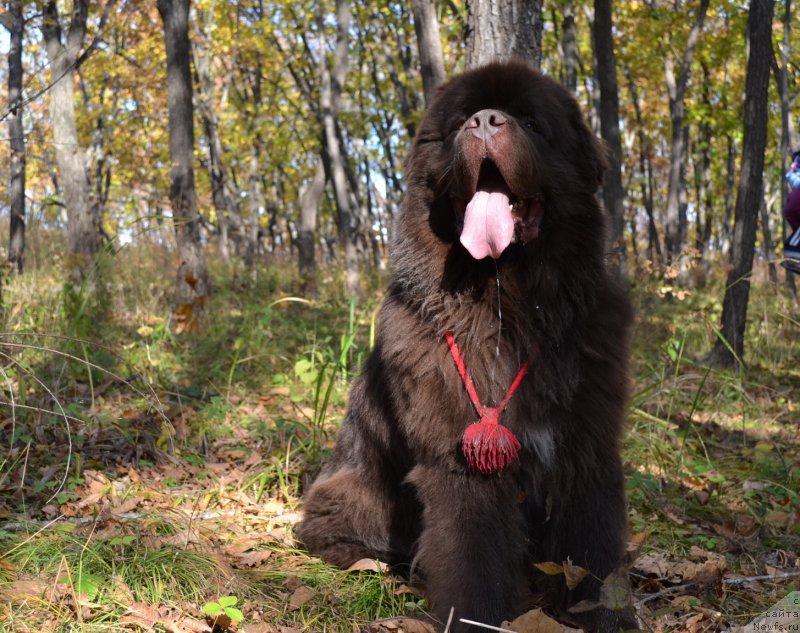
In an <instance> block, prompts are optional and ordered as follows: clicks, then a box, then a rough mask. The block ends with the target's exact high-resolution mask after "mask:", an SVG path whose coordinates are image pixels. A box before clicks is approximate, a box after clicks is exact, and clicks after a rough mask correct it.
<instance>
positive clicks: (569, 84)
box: [561, 0, 578, 94]
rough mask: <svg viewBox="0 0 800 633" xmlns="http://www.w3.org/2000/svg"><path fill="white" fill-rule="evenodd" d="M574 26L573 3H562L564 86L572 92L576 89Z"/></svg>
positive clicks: (576, 63) (576, 69) (576, 51)
mask: <svg viewBox="0 0 800 633" xmlns="http://www.w3.org/2000/svg"><path fill="white" fill-rule="evenodd" d="M576 30H577V29H576V28H575V3H574V2H573V1H572V0H567V1H566V2H565V3H564V20H563V21H562V23H561V59H562V67H563V69H564V70H563V72H564V86H565V87H566V88H567V89H568V90H569V91H570V92H572V93H573V94H574V93H575V92H576V91H577V89H578V44H577V37H576Z"/></svg>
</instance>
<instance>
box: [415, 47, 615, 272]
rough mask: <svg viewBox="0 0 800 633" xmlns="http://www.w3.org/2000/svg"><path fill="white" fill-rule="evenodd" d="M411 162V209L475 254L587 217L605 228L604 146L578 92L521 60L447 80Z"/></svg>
mask: <svg viewBox="0 0 800 633" xmlns="http://www.w3.org/2000/svg"><path fill="white" fill-rule="evenodd" d="M406 169H407V182H408V188H409V198H410V199H411V200H410V203H411V204H412V205H415V209H413V210H412V209H408V208H407V210H406V212H411V211H418V212H425V211H427V212H428V213H429V215H428V221H429V225H430V228H431V229H432V231H433V232H434V233H435V234H436V235H438V236H439V237H440V238H441V239H442V240H444V241H446V242H447V241H449V242H450V243H452V244H454V243H455V242H457V241H460V243H461V245H463V247H464V248H465V249H466V250H467V251H468V252H469V253H470V255H471V256H472V257H473V258H474V259H476V260H481V259H483V258H485V257H491V258H494V259H499V258H500V257H501V256H502V255H503V253H504V252H506V250H507V249H508V248H509V247H510V246H512V245H514V248H515V249H519V248H520V247H522V248H524V247H525V246H526V245H528V244H534V243H537V242H539V241H544V240H548V239H551V238H553V239H555V238H556V237H558V239H564V234H567V233H569V232H570V231H572V230H573V229H578V225H579V224H580V223H587V222H588V223H589V224H591V225H593V226H592V227H591V228H592V230H593V231H594V232H595V233H597V232H598V231H599V232H600V233H602V232H603V220H602V218H601V217H599V213H600V212H599V208H598V207H597V205H596V204H595V203H594V195H595V193H596V192H597V189H598V187H599V185H600V183H601V181H602V177H603V173H604V172H605V169H606V160H605V156H604V152H603V148H602V146H601V145H600V143H599V142H598V140H597V138H596V137H595V136H594V134H592V132H591V131H590V130H589V128H588V127H587V125H586V123H585V122H584V119H583V116H582V115H581V112H580V110H579V108H578V104H577V102H576V101H575V99H574V98H573V97H572V95H571V94H570V93H569V92H568V91H567V90H566V89H565V88H563V87H562V86H560V85H559V84H558V83H556V82H555V81H553V80H552V79H550V78H548V77H546V76H544V75H542V74H541V73H540V72H538V71H536V70H534V69H533V68H531V67H530V66H529V65H527V64H526V63H524V62H521V61H510V62H503V63H494V64H490V65H487V66H483V67H481V68H477V69H475V70H471V71H469V72H466V73H464V74H462V75H460V76H457V77H455V78H454V79H452V80H450V81H449V82H447V83H446V84H444V85H443V86H441V87H440V88H439V90H438V91H437V93H436V95H435V97H434V99H433V100H432V103H431V105H430V107H429V108H428V110H427V112H426V114H425V116H424V118H423V120H422V122H421V124H420V127H419V131H418V133H417V136H416V139H415V140H414V144H413V146H412V148H411V151H410V153H409V155H408V157H407V162H406ZM407 206H408V205H407ZM579 233H580V231H579ZM559 234H562V235H559ZM540 235H541V236H542V240H540V239H539V238H540ZM454 237H455V239H454Z"/></svg>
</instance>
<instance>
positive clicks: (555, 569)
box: [533, 561, 564, 576]
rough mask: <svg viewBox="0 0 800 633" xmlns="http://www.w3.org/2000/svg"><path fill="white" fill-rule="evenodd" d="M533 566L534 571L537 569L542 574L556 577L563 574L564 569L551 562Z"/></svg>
mask: <svg viewBox="0 0 800 633" xmlns="http://www.w3.org/2000/svg"><path fill="white" fill-rule="evenodd" d="M533 566H534V567H536V569H538V570H539V571H541V572H544V573H545V574H547V575H548V576H558V575H559V574H563V573H564V567H562V566H561V565H559V564H558V563H554V562H552V561H548V562H545V563H534V564H533Z"/></svg>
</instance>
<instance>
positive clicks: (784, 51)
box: [777, 0, 797, 303]
mask: <svg viewBox="0 0 800 633" xmlns="http://www.w3.org/2000/svg"><path fill="white" fill-rule="evenodd" d="M791 34H792V0H784V5H783V43H782V44H781V65H780V68H779V69H778V76H777V80H778V94H779V95H780V99H781V158H783V160H785V161H787V162H788V161H789V160H790V156H791V154H792V147H793V144H792V139H791V135H790V132H789V112H790V108H791V106H790V105H789V39H790V37H791ZM780 190H781V211H783V209H784V207H785V206H786V185H784V184H783V183H781V188H780ZM789 233H790V230H789V227H788V223H787V222H786V220H784V221H783V222H782V223H781V238H782V241H784V242H785V241H786V240H787V238H788V237H789ZM784 273H785V274H786V277H785V279H786V286H787V288H788V289H789V294H790V295H791V297H792V299H793V300H794V302H795V303H797V287H796V285H795V281H794V273H793V272H791V271H789V270H785V271H784Z"/></svg>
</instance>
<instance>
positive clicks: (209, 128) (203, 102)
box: [193, 13, 233, 262]
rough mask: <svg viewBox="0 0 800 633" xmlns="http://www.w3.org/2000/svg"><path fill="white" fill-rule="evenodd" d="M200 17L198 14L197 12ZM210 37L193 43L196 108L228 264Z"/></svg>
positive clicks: (226, 202) (226, 196) (228, 209)
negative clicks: (208, 39) (209, 46)
mask: <svg viewBox="0 0 800 633" xmlns="http://www.w3.org/2000/svg"><path fill="white" fill-rule="evenodd" d="M198 15H199V13H198ZM207 37H208V35H207V34H206V33H205V32H204V33H203V41H202V42H201V43H197V42H195V44H194V49H193V50H194V68H195V75H196V78H197V86H198V88H199V92H200V94H199V98H198V99H197V107H198V110H199V112H200V118H201V120H202V122H203V134H204V135H205V137H206V144H207V145H208V174H209V177H210V179H211V199H212V201H213V203H214V211H215V212H216V215H217V224H218V226H219V244H218V250H219V254H220V256H221V257H222V259H223V260H224V261H225V262H229V261H230V255H231V243H230V242H231V236H230V228H231V224H232V221H231V215H232V213H233V205H232V204H231V191H230V186H229V184H228V179H227V178H226V176H225V170H224V168H223V164H222V141H221V140H220V137H219V121H218V118H217V113H216V110H215V109H214V76H213V70H212V66H211V64H212V61H211V56H210V51H209V49H208V44H207V39H206V38H207Z"/></svg>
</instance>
